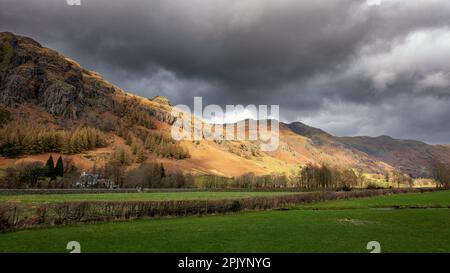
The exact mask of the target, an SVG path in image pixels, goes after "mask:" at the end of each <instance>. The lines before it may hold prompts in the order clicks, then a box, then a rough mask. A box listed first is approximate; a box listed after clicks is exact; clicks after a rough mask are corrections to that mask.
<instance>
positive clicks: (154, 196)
mask: <svg viewBox="0 0 450 273" xmlns="http://www.w3.org/2000/svg"><path fill="white" fill-rule="evenodd" d="M288 194H298V192H145V193H86V194H24V195H0V202H20V203H49V202H77V201H165V200H225V199H242V198H250V197H270V196H280V195H288Z"/></svg>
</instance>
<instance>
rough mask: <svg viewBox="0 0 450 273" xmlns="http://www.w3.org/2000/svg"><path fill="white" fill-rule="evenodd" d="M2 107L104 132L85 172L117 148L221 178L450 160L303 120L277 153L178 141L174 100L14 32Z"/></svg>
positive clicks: (411, 144)
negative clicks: (138, 91) (108, 76)
mask: <svg viewBox="0 0 450 273" xmlns="http://www.w3.org/2000/svg"><path fill="white" fill-rule="evenodd" d="M0 106H1V108H2V109H3V110H6V111H7V112H8V113H11V117H10V118H8V120H9V124H11V123H13V124H15V123H16V122H17V121H25V122H28V123H31V124H34V125H41V126H45V128H49V130H50V129H51V130H72V129H74V128H78V127H80V126H89V127H94V128H96V129H98V130H100V131H102V132H104V133H105V135H106V136H107V139H108V141H107V144H106V146H105V147H103V148H101V149H97V150H91V151H88V152H84V153H79V154H72V155H70V156H71V157H73V158H74V159H75V162H78V164H79V167H80V168H82V169H89V168H92V167H93V166H94V163H96V162H97V161H98V160H100V159H102V158H104V157H105V156H107V155H108V154H109V153H111V152H112V151H113V148H114V147H115V146H117V145H123V146H126V147H128V148H127V149H130V150H133V149H135V147H136V145H135V143H134V142H136V143H137V144H139V145H141V146H145V151H144V152H142V151H141V152H142V153H145V155H146V158H147V160H154V159H156V160H158V161H161V162H163V163H164V165H165V166H166V167H167V168H168V169H169V170H181V171H185V172H191V173H194V174H214V175H221V176H238V175H242V174H244V173H248V172H254V173H256V174H270V173H286V174H291V173H294V172H297V171H298V170H299V166H301V165H304V164H307V163H319V164H320V163H327V164H332V165H339V166H346V167H351V168H357V169H361V170H363V171H365V172H371V173H384V172H386V171H390V170H392V169H393V168H394V167H396V168H401V169H403V170H405V171H407V172H409V173H411V174H414V175H420V174H423V173H426V172H427V168H428V166H429V163H430V162H431V160H432V159H439V160H445V161H448V162H450V153H449V150H450V148H449V147H448V146H431V145H427V144H425V143H420V142H415V141H401V140H394V139H391V138H388V137H380V138H366V137H359V138H338V137H334V136H332V135H330V134H328V133H326V132H324V131H322V130H320V129H317V128H313V127H309V126H307V125H305V124H302V123H300V122H296V123H291V124H283V123H280V145H279V147H278V150H277V151H274V152H263V151H261V150H260V148H259V143H258V142H255V141H206V140H202V141H184V142H182V143H172V140H170V135H169V132H170V129H171V124H172V123H173V122H174V120H175V117H173V116H172V115H171V111H172V105H171V103H170V102H169V101H168V100H167V99H166V98H164V97H161V96H157V97H155V98H153V99H148V98H143V97H139V96H136V95H133V94H130V93H127V92H125V91H124V90H122V89H120V88H119V87H117V86H115V85H113V84H111V83H109V82H108V81H106V80H104V79H103V78H102V76H101V75H100V74H98V73H96V72H92V71H88V70H86V69H84V68H82V67H81V66H80V65H79V64H78V63H76V62H75V61H73V60H71V59H69V58H67V57H65V56H63V55H61V54H59V53H58V52H56V51H54V50H52V49H48V48H45V47H43V46H41V45H40V44H39V43H38V42H36V41H34V40H32V39H30V38H27V37H22V36H18V35H14V34H12V33H0ZM0 120H1V118H0ZM5 123H7V121H5ZM159 134H161V136H160V135H159ZM149 136H150V140H153V139H157V140H158V141H159V142H158V143H161V142H164V143H166V144H165V145H169V148H167V149H168V150H167V149H166V150H165V151H164V152H161V151H160V149H157V147H156V148H155V146H154V144H153V146H152V145H150V146H149V145H147V142H148V138H149ZM1 141H2V140H0V145H1V144H2V143H1ZM150 142H151V143H150V144H152V143H154V142H152V141H150ZM144 144H145V145H144ZM172 146H173V147H172ZM178 146H179V147H182V149H186V150H187V151H188V152H189V156H183V157H181V156H177V155H175V154H174V153H176V152H177V151H178V150H177V149H181V148H179V147H178ZM174 147H175V148H174ZM174 149H175V152H174ZM59 152H60V151H58V152H53V153H57V154H58V153H59ZM50 153H52V151H50ZM45 155H46V156H47V153H46V154H45ZM46 156H41V155H39V154H23V155H21V156H20V157H19V158H1V159H0V169H4V168H6V167H7V166H9V165H11V164H14V163H15V162H17V160H26V159H28V158H31V159H33V158H34V159H38V160H44V159H45V158H46ZM137 157H139V156H138V155H136V158H134V160H135V162H137V161H138V160H137ZM132 167H133V165H132V166H131V167H130V168H132Z"/></svg>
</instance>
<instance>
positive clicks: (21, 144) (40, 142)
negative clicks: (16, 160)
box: [0, 121, 106, 157]
mask: <svg viewBox="0 0 450 273" xmlns="http://www.w3.org/2000/svg"><path fill="white" fill-rule="evenodd" d="M104 145H106V138H105V136H104V134H103V133H102V132H101V131H100V130H98V129H95V128H90V127H78V128H76V129H74V130H70V131H68V130H55V129H52V128H50V127H45V126H40V125H36V124H31V123H29V122H25V121H17V122H14V123H9V124H7V125H5V126H4V127H3V128H0V154H1V155H3V156H5V157H17V156H20V155H22V154H39V153H52V152H57V153H63V154H76V153H80V152H83V151H87V150H90V149H93V148H97V147H103V146H104Z"/></svg>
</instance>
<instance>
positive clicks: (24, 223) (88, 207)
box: [0, 188, 440, 232]
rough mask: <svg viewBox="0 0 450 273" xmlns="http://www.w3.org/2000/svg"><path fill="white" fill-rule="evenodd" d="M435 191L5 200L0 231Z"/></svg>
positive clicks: (382, 190) (246, 209) (2, 205)
mask: <svg viewBox="0 0 450 273" xmlns="http://www.w3.org/2000/svg"><path fill="white" fill-rule="evenodd" d="M438 190H440V189H436V188H428V189H425V188H421V189H381V190H357V191H350V192H343V191H341V192H329V191H327V192H309V193H301V194H293V195H282V196H273V197H250V198H242V199H235V200H233V199H231V200H173V201H169V200H163V201H81V202H58V203H45V204H40V205H26V204H22V203H19V204H17V203H7V202H5V203H2V204H0V232H4V231H13V230H18V229H27V228H34V227H47V226H58V225H68V224H78V223H96V222H105V221H121V220H132V219H142V218H157V217H177V216H190V215H207V214H225V213H233V212H240V211H257V210H268V209H280V208H284V207H287V206H291V205H296V204H302V203H313V202H320V201H327V200H345V199H353V198H364V197H372V196H381V195H388V194H400V193H423V192H432V191H438Z"/></svg>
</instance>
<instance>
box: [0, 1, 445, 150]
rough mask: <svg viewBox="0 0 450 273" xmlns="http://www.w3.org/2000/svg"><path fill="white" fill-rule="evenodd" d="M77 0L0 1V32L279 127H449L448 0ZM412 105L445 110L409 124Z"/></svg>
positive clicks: (441, 136) (124, 80)
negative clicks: (264, 113)
mask: <svg viewBox="0 0 450 273" xmlns="http://www.w3.org/2000/svg"><path fill="white" fill-rule="evenodd" d="M81 1H82V5H81V6H79V7H77V6H68V5H67V4H66V3H65V1H64V0H40V1H31V0H0V30H7V31H13V32H16V33H18V34H24V35H28V36H31V37H33V38H35V39H36V40H38V41H40V42H41V43H43V44H44V45H46V46H48V47H52V48H55V49H57V50H59V51H61V52H63V53H64V54H66V55H69V56H70V57H72V58H73V59H76V60H78V61H79V62H80V63H81V64H82V65H83V66H86V67H87V68H89V69H93V70H97V71H99V72H100V73H102V74H103V75H104V76H105V78H107V79H108V80H110V81H112V82H114V83H116V84H118V85H119V86H121V87H123V88H125V89H127V90H129V91H132V92H135V93H138V94H140V95H144V96H149V97H151V96H154V95H157V94H162V95H165V96H167V97H169V98H170V99H171V100H172V101H173V102H175V103H186V104H192V100H193V96H194V95H200V96H203V98H204V102H205V103H215V104H221V105H224V104H227V103H230V104H237V103H242V104H279V105H280V107H281V111H282V113H281V115H282V118H283V119H284V120H285V121H291V120H295V119H302V120H304V121H308V122H311V123H313V124H314V125H316V126H319V127H323V128H324V129H327V130H330V131H331V132H333V133H338V134H343V135H345V134H370V135H377V134H392V135H394V136H396V137H405V138H412V137H418V138H420V139H423V140H427V141H430V142H448V136H449V135H450V128H448V126H433V128H431V129H432V130H430V127H429V125H430V124H434V123H435V122H438V123H442V124H444V123H445V124H449V123H450V115H446V114H447V112H446V110H444V108H445V107H444V106H445V105H447V106H450V100H449V95H450V92H449V87H450V65H449V64H448V61H447V62H446V60H448V59H449V58H450V38H449V37H450V34H449V33H450V31H449V29H448V27H449V26H450V3H449V2H448V1H446V0H427V1H419V0H411V1H401V0H379V1H376V0H371V1H363V0H327V1H298V0H214V1H210V0H191V1H185V0H171V1H163V0H153V1H145V0H131V1H125V0H116V1H107V0H81ZM368 3H370V5H369V4H368ZM424 103H427V105H428V106H427V105H425V104H424ZM408 105H421V106H423V107H431V108H432V109H435V110H436V111H437V109H441V108H442V113H445V114H439V115H438V114H436V113H435V112H430V111H423V113H422V115H421V122H418V123H414V122H413V121H412V118H411V117H412V116H413V115H412V111H413V110H414V109H412V108H411V107H407V106H408ZM447 108H449V107H447ZM386 109H389V111H388V110H386ZM352 110H355V111H352ZM386 113H389V118H386V117H385V115H386ZM440 113H441V112H440ZM361 115H366V116H364V117H361ZM437 118H439V119H438V121H436V119H437ZM337 119H339V120H337ZM379 120H385V121H388V122H384V123H383V122H380V121H379ZM383 124H384V125H383ZM406 125H408V127H407V128H406V127H405V126H406ZM425 125H427V126H428V127H426V126H425ZM399 128H401V129H399ZM346 132H347V133H346ZM423 132H427V133H423Z"/></svg>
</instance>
